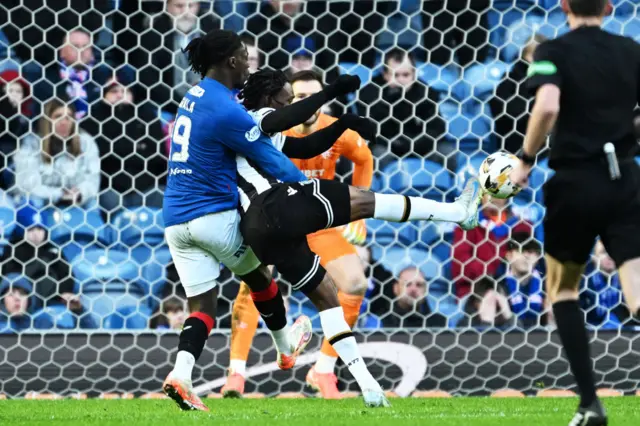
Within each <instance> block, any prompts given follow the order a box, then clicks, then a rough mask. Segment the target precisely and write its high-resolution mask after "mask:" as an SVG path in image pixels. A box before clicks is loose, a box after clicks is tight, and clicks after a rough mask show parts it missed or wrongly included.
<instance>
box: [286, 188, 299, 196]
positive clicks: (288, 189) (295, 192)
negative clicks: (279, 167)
mask: <svg viewBox="0 0 640 426" xmlns="http://www.w3.org/2000/svg"><path fill="white" fill-rule="evenodd" d="M297 193H298V191H297V190H295V189H293V188H292V187H290V186H289V187H287V195H288V196H289V197H291V196H292V195H296V194H297Z"/></svg>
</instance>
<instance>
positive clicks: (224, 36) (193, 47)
mask: <svg viewBox="0 0 640 426" xmlns="http://www.w3.org/2000/svg"><path fill="white" fill-rule="evenodd" d="M241 46H242V40H241V39H240V36H239V35H238V34H236V33H234V32H233V31H227V30H212V31H209V32H208V33H207V35H205V36H203V37H198V38H194V39H193V40H191V41H190V42H189V44H188V45H187V47H186V48H185V49H184V52H185V53H186V54H187V55H188V57H189V65H191V69H192V70H193V72H195V73H198V74H200V76H201V77H203V78H204V76H205V74H207V71H209V68H211V67H212V66H214V65H218V64H219V63H221V62H222V61H224V60H225V59H228V58H229V57H230V56H231V55H233V52H235V51H236V50H238V49H239V48H240V47H241Z"/></svg>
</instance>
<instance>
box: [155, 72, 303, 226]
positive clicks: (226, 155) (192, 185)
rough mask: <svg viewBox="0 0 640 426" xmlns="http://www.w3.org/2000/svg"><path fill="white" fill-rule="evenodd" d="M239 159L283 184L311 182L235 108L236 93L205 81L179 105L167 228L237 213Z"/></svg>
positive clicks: (167, 196) (240, 108)
mask: <svg viewBox="0 0 640 426" xmlns="http://www.w3.org/2000/svg"><path fill="white" fill-rule="evenodd" d="M236 153H238V154H242V155H244V156H245V157H246V158H248V159H251V160H252V161H253V162H255V163H256V164H257V165H258V166H260V168H262V169H263V170H264V171H265V172H266V173H268V174H270V175H271V176H273V177H275V178H276V179H278V180H280V181H282V182H299V181H302V180H306V178H305V176H304V175H303V174H302V172H300V170H298V168H296V166H295V165H294V164H293V163H292V162H291V160H289V159H288V158H287V156H285V155H284V154H282V153H281V152H280V151H278V150H277V149H276V147H274V146H273V144H272V143H271V140H270V138H269V137H268V136H266V135H264V134H263V133H262V132H261V131H260V129H259V127H258V126H257V125H256V123H255V121H254V120H253V119H252V118H251V116H250V115H249V113H248V112H247V111H246V110H245V109H244V107H243V106H242V105H240V104H238V103H237V102H236V98H235V95H234V93H233V92H232V91H231V90H229V89H228V88H227V87H225V86H224V85H222V84H220V83H219V82H217V81H216V80H213V79H210V78H204V79H203V80H202V81H201V82H200V84H198V85H197V86H194V87H193V88H191V89H190V90H189V92H187V94H186V95H185V97H184V98H183V99H182V101H181V102H180V107H179V108H178V115H177V116H176V120H175V122H174V125H173V133H172V135H171V153H170V155H169V176H168V178H167V188H166V190H165V193H164V205H163V216H164V223H165V226H171V225H176V224H179V223H185V222H188V221H190V220H193V219H196V218H198V217H201V216H204V215H207V214H211V213H217V212H221V211H225V210H230V209H236V208H238V187H237V183H236V176H237V175H236Z"/></svg>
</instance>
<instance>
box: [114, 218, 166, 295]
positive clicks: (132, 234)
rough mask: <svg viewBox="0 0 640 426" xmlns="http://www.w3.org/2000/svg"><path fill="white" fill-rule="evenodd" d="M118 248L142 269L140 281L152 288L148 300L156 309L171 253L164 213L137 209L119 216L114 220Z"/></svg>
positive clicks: (115, 240)
mask: <svg viewBox="0 0 640 426" xmlns="http://www.w3.org/2000/svg"><path fill="white" fill-rule="evenodd" d="M113 227H114V238H113V239H114V242H115V243H116V247H118V249H119V250H122V251H123V252H126V253H129V254H130V256H131V259H132V260H133V261H134V262H135V263H136V264H137V265H138V268H140V278H141V281H142V282H144V283H145V286H148V288H149V289H150V290H149V292H148V294H150V295H151V299H150V300H149V301H148V303H149V305H150V306H151V307H157V306H158V305H159V303H160V296H161V294H162V291H163V290H164V286H165V284H166V277H167V276H166V265H168V264H169V263H170V262H171V254H170V252H169V248H168V247H167V245H166V242H165V239H164V221H163V217H162V210H160V209H153V208H149V207H138V208H135V209H131V210H125V211H122V212H121V213H119V214H118V215H117V216H116V217H115V218H114V221H113Z"/></svg>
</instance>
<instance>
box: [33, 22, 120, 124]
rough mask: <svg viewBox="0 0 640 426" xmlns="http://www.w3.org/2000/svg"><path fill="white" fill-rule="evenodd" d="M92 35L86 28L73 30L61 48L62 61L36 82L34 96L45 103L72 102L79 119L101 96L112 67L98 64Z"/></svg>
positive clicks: (48, 68)
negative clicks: (54, 99) (53, 101)
mask: <svg viewBox="0 0 640 426" xmlns="http://www.w3.org/2000/svg"><path fill="white" fill-rule="evenodd" d="M93 49H94V48H93V41H92V39H91V35H90V34H89V33H88V32H86V31H85V30H83V29H80V28H76V29H74V30H72V31H70V32H69V33H68V34H67V35H66V36H65V37H64V40H63V41H62V43H61V46H60V48H59V49H58V62H57V63H56V62H54V63H52V64H51V65H49V66H47V67H46V68H45V71H44V72H45V75H44V77H45V78H44V79H39V80H38V82H37V83H35V84H34V87H33V93H34V96H35V97H36V98H37V99H38V100H39V101H40V102H41V103H42V104H44V103H47V102H48V101H49V100H50V99H51V98H53V97H56V98H58V99H59V100H64V101H67V102H70V103H72V104H73V106H74V111H75V118H76V119H80V118H82V117H84V116H85V115H86V114H87V112H88V110H89V104H91V103H93V102H94V101H95V100H97V99H98V98H99V97H100V88H101V87H102V86H103V85H104V83H105V81H106V80H107V78H108V75H109V74H108V67H105V66H96V64H95V62H96V60H95V53H94V51H93Z"/></svg>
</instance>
